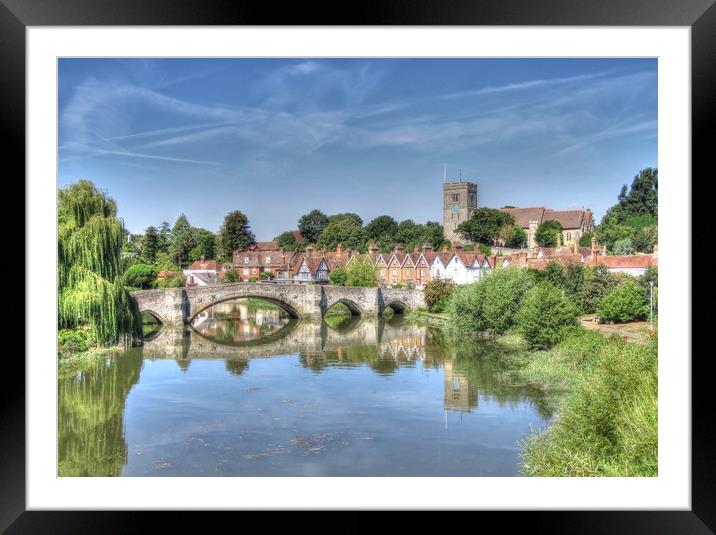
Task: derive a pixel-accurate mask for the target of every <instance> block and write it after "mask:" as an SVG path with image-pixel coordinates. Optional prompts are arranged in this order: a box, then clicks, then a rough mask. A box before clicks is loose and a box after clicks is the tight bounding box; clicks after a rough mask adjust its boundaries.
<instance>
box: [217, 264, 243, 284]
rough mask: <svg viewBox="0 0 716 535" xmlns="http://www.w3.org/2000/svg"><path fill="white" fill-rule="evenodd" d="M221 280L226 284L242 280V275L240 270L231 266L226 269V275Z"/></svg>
mask: <svg viewBox="0 0 716 535" xmlns="http://www.w3.org/2000/svg"><path fill="white" fill-rule="evenodd" d="M221 282H224V283H226V284H229V283H232V282H241V275H240V274H239V270H238V269H234V268H231V269H229V270H228V271H225V272H224V276H223V277H222V278H221Z"/></svg>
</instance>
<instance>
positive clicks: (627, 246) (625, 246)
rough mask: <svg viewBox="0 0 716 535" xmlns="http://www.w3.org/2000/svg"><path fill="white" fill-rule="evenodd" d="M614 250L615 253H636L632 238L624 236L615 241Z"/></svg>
mask: <svg viewBox="0 0 716 535" xmlns="http://www.w3.org/2000/svg"><path fill="white" fill-rule="evenodd" d="M612 252H613V253H614V254H615V255H630V254H634V244H633V243H632V242H631V239H630V238H623V239H621V240H617V241H616V242H614V247H613V248H612Z"/></svg>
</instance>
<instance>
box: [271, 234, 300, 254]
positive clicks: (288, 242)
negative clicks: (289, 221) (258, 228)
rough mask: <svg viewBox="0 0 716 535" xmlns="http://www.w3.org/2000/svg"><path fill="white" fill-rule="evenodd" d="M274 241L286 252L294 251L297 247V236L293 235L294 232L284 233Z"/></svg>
mask: <svg viewBox="0 0 716 535" xmlns="http://www.w3.org/2000/svg"><path fill="white" fill-rule="evenodd" d="M274 241H275V242H276V243H278V246H279V247H281V248H282V249H283V250H284V251H293V249H294V247H296V236H294V235H293V232H289V231H286V232H282V233H281V234H279V235H278V236H276V237H275V238H274Z"/></svg>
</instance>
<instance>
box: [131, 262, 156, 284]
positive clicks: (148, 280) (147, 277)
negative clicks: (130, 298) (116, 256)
mask: <svg viewBox="0 0 716 535" xmlns="http://www.w3.org/2000/svg"><path fill="white" fill-rule="evenodd" d="M156 280H157V270H156V269H155V268H154V266H150V265H148V264H134V265H133V266H130V267H129V268H128V269H127V271H125V272H124V282H125V283H126V284H127V285H128V286H132V287H134V288H143V289H146V288H153V287H154V286H155V282H156Z"/></svg>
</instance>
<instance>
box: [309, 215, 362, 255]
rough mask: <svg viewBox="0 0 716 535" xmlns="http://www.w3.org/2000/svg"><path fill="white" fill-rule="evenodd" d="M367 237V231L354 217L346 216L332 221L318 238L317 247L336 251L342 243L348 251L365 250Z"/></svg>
mask: <svg viewBox="0 0 716 535" xmlns="http://www.w3.org/2000/svg"><path fill="white" fill-rule="evenodd" d="M366 241H367V236H366V232H365V229H364V228H363V227H361V226H360V225H358V224H357V223H356V221H355V219H354V218H353V217H350V216H344V217H339V218H337V219H333V220H331V221H330V222H329V223H328V225H326V227H325V228H324V229H323V231H322V232H321V234H320V236H319V237H318V242H317V245H318V247H320V248H324V249H327V250H331V251H332V250H335V248H336V246H337V245H338V244H339V243H340V244H342V245H343V246H344V247H345V248H347V249H357V250H361V251H363V250H365V244H366Z"/></svg>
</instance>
